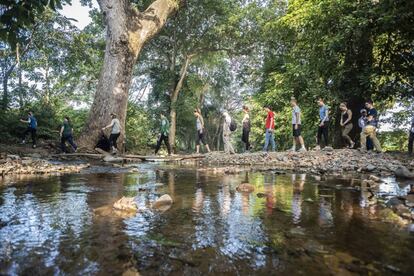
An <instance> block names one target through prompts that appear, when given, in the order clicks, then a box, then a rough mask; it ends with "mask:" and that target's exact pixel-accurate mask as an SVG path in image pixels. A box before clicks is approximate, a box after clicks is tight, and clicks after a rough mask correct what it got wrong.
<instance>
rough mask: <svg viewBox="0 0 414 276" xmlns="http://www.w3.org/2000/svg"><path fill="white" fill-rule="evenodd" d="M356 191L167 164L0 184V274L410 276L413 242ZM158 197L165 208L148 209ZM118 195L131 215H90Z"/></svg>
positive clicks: (303, 177) (340, 181) (337, 180)
mask: <svg viewBox="0 0 414 276" xmlns="http://www.w3.org/2000/svg"><path fill="white" fill-rule="evenodd" d="M354 181H356V180H355V179H353V178H352V177H341V176H338V175H337V176H332V177H329V176H326V177H325V178H324V179H320V178H318V177H314V176H312V175H307V174H284V173H280V172H272V171H268V172H252V171H245V172H238V173H235V174H223V173H218V172H217V170H212V169H208V168H207V169H206V168H205V167H198V166H194V165H186V166H184V165H182V166H177V165H167V164H139V165H137V166H136V172H122V171H112V169H111V168H109V167H108V168H103V169H100V170H96V171H90V172H88V173H82V174H68V175H61V176H50V177H37V178H28V179H21V180H14V181H13V183H11V184H10V183H9V185H3V186H0V274H7V275H14V274H31V275H32V274H42V275H52V274H53V275H54V274H92V275H97V274H100V275H122V274H123V273H125V275H134V274H137V273H138V272H139V273H140V274H141V275H154V274H157V275H158V274H160V275H170V274H173V275H174V274H175V275H183V274H184V275H202V274H203V275H204V274H220V275H221V274H231V275H234V274H236V275H237V274H238V275H251V274H278V275H299V274H308V275H314V274H315V275H332V274H338V273H344V274H345V275H346V274H370V273H371V274H383V275H389V274H398V275H401V274H402V275H410V274H411V275H412V273H413V272H414V235H413V234H412V233H410V232H409V231H408V230H407V229H406V228H404V227H400V226H398V225H395V224H392V223H386V222H383V221H382V220H380V219H379V218H378V210H377V207H376V205H372V204H370V200H371V197H370V195H369V194H367V193H366V192H364V191H359V190H356V189H353V188H352V187H353V185H354V183H353V182H354ZM387 181H392V180H386V182H385V183H387ZM240 183H250V184H252V185H253V186H254V187H255V191H254V192H252V193H240V192H237V191H236V187H237V186H238V185H239V184H240ZM384 185H385V184H384ZM388 186H389V187H388ZM388 186H387V187H385V188H384V189H385V190H386V189H391V190H392V188H390V187H391V186H392V185H388ZM348 187H349V188H348ZM393 187H396V186H395V185H394V186H393ZM402 190H403V188H402ZM392 192H393V193H400V192H403V191H400V190H398V189H396V190H395V191H391V192H390V193H392ZM163 194H169V195H170V196H171V197H172V198H173V200H174V203H173V205H172V207H171V208H170V209H169V210H167V211H165V212H160V211H155V210H153V209H151V208H150V203H151V202H153V201H154V200H155V199H157V198H158V197H159V196H161V195H163ZM122 196H129V197H136V202H137V204H138V208H139V211H138V213H137V214H134V215H130V214H129V215H125V216H124V215H114V214H111V215H103V214H100V213H99V212H97V211H96V210H99V209H100V208H102V207H105V206H112V204H113V203H114V202H115V201H117V200H118V199H120V198H121V197H122Z"/></svg>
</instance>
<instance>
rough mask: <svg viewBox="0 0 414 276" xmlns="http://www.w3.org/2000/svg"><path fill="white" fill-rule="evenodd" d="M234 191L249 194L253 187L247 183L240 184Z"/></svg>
mask: <svg viewBox="0 0 414 276" xmlns="http://www.w3.org/2000/svg"><path fill="white" fill-rule="evenodd" d="M236 191H238V192H242V193H251V192H253V191H254V186H253V185H252V184H249V183H242V184H240V185H239V186H237V188H236Z"/></svg>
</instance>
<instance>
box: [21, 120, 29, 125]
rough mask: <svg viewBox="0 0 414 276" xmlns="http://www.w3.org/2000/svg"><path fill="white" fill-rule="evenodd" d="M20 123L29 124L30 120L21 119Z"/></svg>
mask: <svg viewBox="0 0 414 276" xmlns="http://www.w3.org/2000/svg"><path fill="white" fill-rule="evenodd" d="M20 122H22V123H26V124H29V123H30V119H27V120H23V119H20Z"/></svg>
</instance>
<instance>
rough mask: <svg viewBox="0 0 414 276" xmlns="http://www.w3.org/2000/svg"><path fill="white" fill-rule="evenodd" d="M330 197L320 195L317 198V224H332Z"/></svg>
mask: <svg viewBox="0 0 414 276" xmlns="http://www.w3.org/2000/svg"><path fill="white" fill-rule="evenodd" d="M330 199H331V198H325V197H321V198H320V199H319V219H318V224H319V226H321V227H323V226H331V225H332V224H333V215H332V202H331V201H330Z"/></svg>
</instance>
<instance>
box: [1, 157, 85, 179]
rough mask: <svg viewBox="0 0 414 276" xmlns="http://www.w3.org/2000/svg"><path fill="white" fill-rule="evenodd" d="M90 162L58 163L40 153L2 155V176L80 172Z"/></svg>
mask: <svg viewBox="0 0 414 276" xmlns="http://www.w3.org/2000/svg"><path fill="white" fill-rule="evenodd" d="M87 167H89V164H62V163H60V164H56V163H52V162H50V161H47V160H44V159H41V156H40V155H38V154H32V155H30V156H24V157H20V156H19V155H12V154H7V155H6V154H2V155H0V177H3V178H4V177H5V176H7V175H47V174H62V173H79V172H80V171H82V170H83V169H85V168H87Z"/></svg>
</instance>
